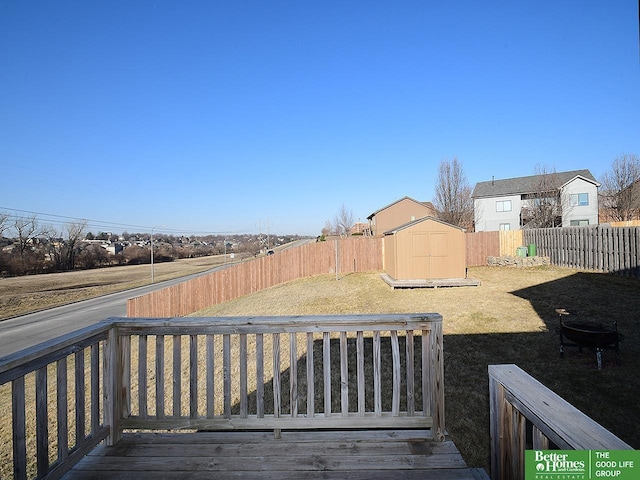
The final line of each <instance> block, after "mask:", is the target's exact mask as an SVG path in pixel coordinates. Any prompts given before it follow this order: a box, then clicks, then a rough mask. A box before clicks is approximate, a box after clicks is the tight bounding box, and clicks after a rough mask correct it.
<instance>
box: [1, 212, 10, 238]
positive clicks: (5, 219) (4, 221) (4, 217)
mask: <svg viewBox="0 0 640 480" xmlns="http://www.w3.org/2000/svg"><path fill="white" fill-rule="evenodd" d="M8 229H9V214H7V213H4V212H0V237H2V234H3V233H4V232H5V230H8Z"/></svg>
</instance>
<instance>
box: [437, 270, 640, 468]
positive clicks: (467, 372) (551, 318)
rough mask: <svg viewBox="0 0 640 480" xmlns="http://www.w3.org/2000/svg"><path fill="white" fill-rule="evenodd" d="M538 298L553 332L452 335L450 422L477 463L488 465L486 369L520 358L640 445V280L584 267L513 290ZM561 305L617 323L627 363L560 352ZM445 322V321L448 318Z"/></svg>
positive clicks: (607, 355) (448, 353) (447, 348)
mask: <svg viewBox="0 0 640 480" xmlns="http://www.w3.org/2000/svg"><path fill="white" fill-rule="evenodd" d="M512 293H513V295H515V296H518V297H520V298H524V299H526V300H528V301H529V302H530V303H531V306H532V307H533V309H534V310H535V311H536V313H537V315H538V316H539V317H540V318H541V319H542V320H543V321H544V323H545V325H546V331H542V330H543V329H541V331H540V332H528V333H527V332H523V333H495V334H479V335H447V336H445V338H444V354H445V364H444V365H445V392H446V398H445V408H446V413H445V423H446V425H447V428H448V429H449V432H450V433H451V436H452V438H453V440H454V441H455V443H456V445H457V446H458V448H459V449H460V451H461V453H462V454H463V457H464V458H465V460H466V461H467V463H468V464H469V465H471V466H479V467H484V468H485V469H487V471H488V469H489V454H490V445H489V400H488V399H489V397H488V376H487V367H488V365H492V364H505V363H514V364H516V365H518V366H519V367H521V368H522V369H523V370H525V371H526V372H527V373H529V374H530V375H532V376H533V377H534V378H536V379H537V380H539V381H540V382H542V383H543V384H544V385H546V386H547V387H548V388H550V389H551V390H553V391H554V392H556V393H557V394H558V395H560V396H561V397H563V398H564V399H565V400H567V401H568V402H569V403H571V404H573V405H574V406H575V407H576V408H578V409H580V410H581V411H583V412H584V413H585V414H586V415H588V416H589V417H591V418H593V419H594V420H595V421H597V422H598V423H600V424H601V425H603V426H604V427H605V428H607V429H608V430H610V431H611V432H613V433H614V434H615V435H617V436H618V437H620V438H621V439H622V440H624V441H626V442H627V443H629V444H630V445H631V446H632V447H634V448H636V449H637V448H640V429H639V428H638V425H640V402H638V400H637V395H638V389H639V388H640V351H639V350H640V348H639V340H640V328H639V326H638V322H639V320H640V319H639V316H640V313H639V312H640V281H639V280H638V279H635V278H625V277H619V276H613V275H607V274H602V273H585V272H579V273H575V274H574V275H570V276H568V277H565V278H562V279H559V280H555V281H552V282H547V283H543V284H539V285H536V286H532V287H528V288H525V289H521V290H517V291H514V292H512ZM556 308H567V309H571V310H576V311H577V312H578V315H579V316H580V318H589V319H593V320H598V321H609V322H610V321H613V320H616V321H617V322H618V330H619V332H621V333H622V334H623V335H624V341H622V342H621V343H620V363H619V365H617V364H616V362H615V354H614V352H613V351H611V350H606V351H605V352H604V353H603V368H602V370H598V369H597V364H596V358H595V353H594V352H593V350H590V349H588V348H585V349H583V351H582V352H580V351H578V349H568V350H566V351H565V356H564V358H560V355H559V347H560V339H559V334H558V333H557V331H556V329H557V327H559V325H560V319H559V318H560V317H559V315H558V313H557V312H556V311H555V309H556ZM445 322H446V319H445Z"/></svg>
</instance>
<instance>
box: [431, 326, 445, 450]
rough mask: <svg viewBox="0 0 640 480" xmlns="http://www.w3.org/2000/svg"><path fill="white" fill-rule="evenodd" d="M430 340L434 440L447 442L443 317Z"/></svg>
mask: <svg viewBox="0 0 640 480" xmlns="http://www.w3.org/2000/svg"><path fill="white" fill-rule="evenodd" d="M429 339H430V354H431V362H430V363H431V365H432V367H431V374H432V378H431V382H430V383H431V389H432V391H431V415H432V416H433V438H434V440H436V441H438V442H442V441H444V440H445V431H446V429H445V426H444V350H443V348H442V347H443V345H442V317H440V321H438V322H433V325H432V331H431V335H429Z"/></svg>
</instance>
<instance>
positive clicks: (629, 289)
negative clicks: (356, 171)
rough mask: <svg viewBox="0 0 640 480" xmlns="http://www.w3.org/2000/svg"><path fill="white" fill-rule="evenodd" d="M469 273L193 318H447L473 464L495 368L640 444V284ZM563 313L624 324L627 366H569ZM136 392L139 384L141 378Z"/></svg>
mask: <svg viewBox="0 0 640 480" xmlns="http://www.w3.org/2000/svg"><path fill="white" fill-rule="evenodd" d="M170 265H174V264H169V265H167V266H170ZM148 272H149V266H148V265H147V266H146V273H147V274H148ZM469 276H470V277H473V278H478V279H480V280H481V281H482V285H481V286H480V287H456V288H440V289H435V290H434V289H413V290H393V289H391V288H390V287H389V286H387V285H386V284H385V283H384V282H383V281H382V280H381V279H380V277H379V274H378V273H367V274H352V275H347V276H344V277H342V278H340V280H337V281H336V278H335V276H334V275H324V276H318V277H313V278H307V279H302V280H298V281H294V282H290V283H287V284H283V285H279V286H276V287H273V288H270V289H267V290H265V291H262V292H258V293H255V294H253V295H249V296H246V297H243V298H239V299H236V300H233V301H230V302H226V303H224V304H221V305H216V306H212V307H211V308H208V309H206V310H203V311H201V312H197V313H196V314H194V315H196V316H244V315H311V314H349V313H353V314H358V313H372V314H375V313H385V314H386V313H413V312H438V313H440V314H442V315H443V317H444V332H445V341H444V351H445V392H446V425H447V428H448V430H449V432H450V434H451V436H452V438H453V440H454V441H455V443H456V445H457V446H458V448H459V449H460V451H461V452H462V454H463V456H464V458H465V460H466V461H467V463H468V464H469V465H470V466H477V467H484V468H486V469H487V470H488V469H489V404H488V379H487V365H489V364H501V363H515V364H517V365H519V366H520V367H522V368H523V369H524V370H525V371H527V372H528V373H530V374H531V375H533V376H534V377H536V378H537V379H539V380H540V381H541V382H543V383H544V384H545V385H547V386H548V387H549V388H551V389H552V390H554V391H556V392H557V393H558V394H560V395H561V396H563V397H564V398H566V399H567V400H568V401H569V402H571V403H572V404H574V405H575V406H576V407H578V408H579V409H581V410H582V411H584V412H585V413H586V414H587V415H589V416H591V417H592V418H594V419H595V420H596V421H598V422H599V423H601V424H602V425H604V426H605V427H606V428H608V429H609V430H611V431H612V432H613V433H615V434H616V435H618V436H619V437H621V438H622V439H623V440H625V441H626V442H628V443H630V444H631V445H632V446H633V447H634V448H640V431H639V430H638V428H637V425H640V404H639V403H638V402H637V398H636V397H637V389H638V385H640V355H638V353H640V352H638V350H639V346H638V345H639V341H640V332H639V329H638V321H637V312H638V311H640V296H638V292H639V291H640V289H639V287H640V281H639V280H637V279H632V278H624V277H618V276H612V275H606V274H599V273H590V272H579V271H575V270H569V269H563V268H555V267H541V268H537V269H511V268H506V269H505V268H488V267H479V268H471V269H469ZM95 278H98V277H97V276H96V277H95ZM4 280H7V279H3V280H0V282H2V281H4ZM77 290H79V289H77ZM558 307H566V308H572V309H575V310H578V311H580V313H581V315H584V316H588V317H591V318H599V319H606V320H611V319H615V320H617V321H618V326H619V330H620V331H621V332H622V333H623V334H624V336H625V340H624V341H623V342H622V344H621V355H620V359H621V363H620V365H615V364H614V362H613V354H612V352H605V355H604V358H605V367H604V368H603V369H602V370H601V371H598V370H597V369H596V368H595V360H594V356H593V354H592V353H590V352H585V353H582V354H581V353H578V352H577V351H569V352H568V353H567V355H566V356H565V358H564V359H563V360H561V359H560V358H559V355H558V345H559V341H558V336H557V334H556V332H555V328H556V326H557V325H558V317H557V314H556V313H555V311H554V310H555V308H558ZM283 347H284V345H283ZM285 348H286V347H285ZM133 353H134V354H135V348H134V352H133ZM133 361H134V362H135V359H133ZM217 364H218V365H220V362H218V363H217ZM183 381H184V379H183ZM5 387H6V386H5ZM3 388H4V387H3ZM133 388H134V389H135V388H137V387H136V385H135V381H134V385H133ZM4 390H5V393H6V392H7V390H6V388H5V389H4ZM0 400H1V399H0ZM0 405H4V406H5V408H6V407H8V405H10V404H7V403H4V402H0ZM6 434H7V432H2V438H0V444H2V445H6V444H7V443H6V442H9V441H10V440H9V439H10V436H9V437H7V436H6ZM9 435H10V433H9Z"/></svg>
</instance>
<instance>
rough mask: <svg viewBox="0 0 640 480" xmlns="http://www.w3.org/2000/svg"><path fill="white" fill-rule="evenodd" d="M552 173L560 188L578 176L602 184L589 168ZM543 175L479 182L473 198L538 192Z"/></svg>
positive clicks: (556, 184) (557, 186)
mask: <svg viewBox="0 0 640 480" xmlns="http://www.w3.org/2000/svg"><path fill="white" fill-rule="evenodd" d="M547 175H551V177H552V181H553V183H554V184H555V188H560V187H562V186H564V185H566V184H567V183H569V182H570V181H571V180H573V179H575V178H576V177H580V178H583V179H584V180H586V181H588V182H592V183H594V184H596V185H598V186H599V185H600V184H599V183H598V182H597V181H596V179H595V177H594V176H593V175H592V174H591V172H590V171H589V170H587V169H584V170H572V171H569V172H555V173H550V174H547ZM542 176H543V175H530V176H528V177H517V178H506V179H503V180H490V181H488V182H478V183H476V186H475V188H474V189H473V193H472V194H471V196H472V197H473V198H480V197H503V196H506V195H521V194H527V193H536V190H537V188H538V186H539V185H540V178H541V177H542Z"/></svg>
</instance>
